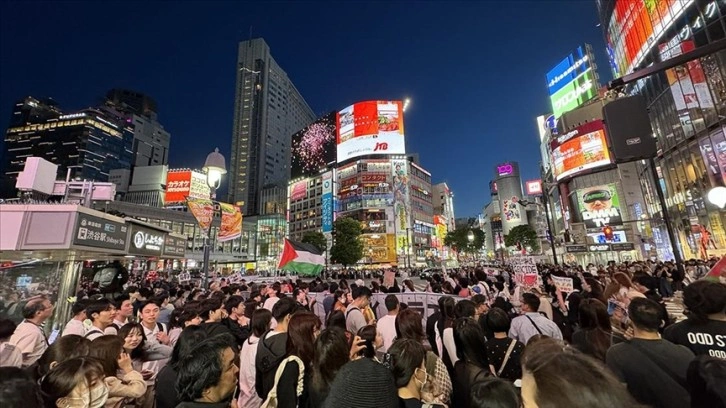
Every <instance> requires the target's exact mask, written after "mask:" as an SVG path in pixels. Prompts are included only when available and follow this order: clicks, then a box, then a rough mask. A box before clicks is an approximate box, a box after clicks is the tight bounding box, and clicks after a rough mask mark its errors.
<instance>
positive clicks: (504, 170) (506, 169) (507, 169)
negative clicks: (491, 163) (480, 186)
mask: <svg viewBox="0 0 726 408" xmlns="http://www.w3.org/2000/svg"><path fill="white" fill-rule="evenodd" d="M512 173H514V167H513V166H512V164H511V163H504V164H500V165H498V166H497V174H499V175H500V176H508V175H510V174H512Z"/></svg>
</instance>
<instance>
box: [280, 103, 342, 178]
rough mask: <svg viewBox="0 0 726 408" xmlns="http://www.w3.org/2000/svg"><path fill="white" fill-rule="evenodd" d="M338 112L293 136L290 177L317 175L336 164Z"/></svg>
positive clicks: (328, 115) (324, 117)
mask: <svg viewBox="0 0 726 408" xmlns="http://www.w3.org/2000/svg"><path fill="white" fill-rule="evenodd" d="M335 125H336V112H331V113H329V114H327V115H325V116H323V117H322V118H320V119H318V120H316V121H315V122H313V123H311V124H310V125H308V126H306V127H305V128H303V129H302V130H301V131H299V132H297V133H295V134H294V135H292V154H291V156H290V161H291V163H290V175H291V177H292V178H293V179H295V178H298V177H307V176H314V175H317V174H318V173H319V172H320V170H323V169H325V168H327V167H328V166H329V165H330V164H332V163H335V148H336V146H335V140H336V137H337V132H336V128H335Z"/></svg>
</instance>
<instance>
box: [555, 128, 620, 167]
mask: <svg viewBox="0 0 726 408" xmlns="http://www.w3.org/2000/svg"><path fill="white" fill-rule="evenodd" d="M610 163H611V159H610V152H609V151H608V146H607V140H606V138H605V129H604V128H603V123H602V121H594V122H590V123H587V124H585V125H582V126H580V127H578V128H575V129H574V130H572V131H570V132H569V133H567V134H565V135H563V136H560V137H558V138H557V139H554V140H553V141H552V164H553V172H554V175H555V178H556V179H557V180H558V181H559V180H562V179H563V178H565V177H570V176H574V175H576V174H579V173H581V172H583V171H586V170H590V169H594V168H597V167H600V166H606V165H608V164H610Z"/></svg>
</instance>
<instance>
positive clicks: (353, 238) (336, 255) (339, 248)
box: [330, 217, 363, 266]
mask: <svg viewBox="0 0 726 408" xmlns="http://www.w3.org/2000/svg"><path fill="white" fill-rule="evenodd" d="M360 234H361V226H360V222H358V221H356V220H354V219H353V218H348V217H344V218H338V219H337V220H335V223H334V224H333V237H334V238H333V246H332V247H331V248H330V258H331V259H332V261H333V262H334V263H339V264H341V265H343V266H348V265H353V264H354V263H356V262H358V261H359V260H361V258H363V243H362V242H361V240H360Z"/></svg>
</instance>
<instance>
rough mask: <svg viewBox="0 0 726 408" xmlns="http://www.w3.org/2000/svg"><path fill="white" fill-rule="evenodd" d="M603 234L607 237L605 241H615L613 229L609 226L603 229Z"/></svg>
mask: <svg viewBox="0 0 726 408" xmlns="http://www.w3.org/2000/svg"><path fill="white" fill-rule="evenodd" d="M602 233H603V235H605V241H612V240H613V227H611V226H609V225H606V226H604V227H602Z"/></svg>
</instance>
